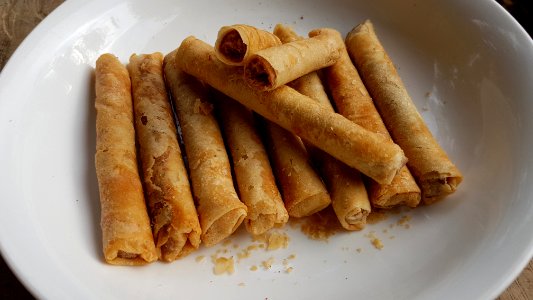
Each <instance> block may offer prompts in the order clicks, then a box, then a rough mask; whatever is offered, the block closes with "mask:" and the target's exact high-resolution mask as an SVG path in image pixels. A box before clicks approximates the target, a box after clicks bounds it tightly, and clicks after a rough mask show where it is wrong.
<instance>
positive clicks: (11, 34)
mask: <svg viewBox="0 0 533 300" xmlns="http://www.w3.org/2000/svg"><path fill="white" fill-rule="evenodd" d="M527 1H530V0H523V1H511V0H505V1H500V2H501V3H502V4H503V5H504V7H506V8H507V9H509V11H510V12H511V13H513V14H514V15H515V16H517V19H518V21H523V22H524V23H523V25H524V26H525V28H526V29H531V20H532V18H531V17H532V15H531V9H530V4H525V3H526V2H527ZM62 2H63V1H61V0H42V1H39V0H33V1H32V0H24V1H15V0H0V27H1V28H0V70H2V69H3V67H4V65H5V63H6V62H7V60H8V59H9V57H10V56H11V55H12V54H13V52H14V51H15V49H16V48H17V47H18V45H19V44H20V43H21V42H22V40H23V39H24V38H25V37H26V35H28V33H29V32H30V31H31V30H32V29H33V28H34V27H35V26H36V25H37V24H39V22H40V21H42V20H43V19H44V18H45V17H46V16H47V15H48V14H49V13H50V12H51V11H52V10H54V9H55V8H56V7H57V6H58V5H59V4H61V3H62ZM520 2H523V4H515V3H520ZM529 33H530V34H531V32H529ZM51 275H52V274H51ZM31 298H33V297H32V295H31V294H30V293H29V292H28V291H27V290H26V289H25V288H24V286H23V285H22V284H21V283H20V282H19V281H18V279H17V278H16V277H15V276H14V275H13V273H12V272H11V270H10V269H9V268H8V267H7V265H6V263H5V262H4V260H3V259H2V258H1V257H0V299H31ZM498 299H499V300H527V299H533V261H531V262H530V263H529V265H528V266H527V267H526V268H525V269H524V270H523V272H522V274H521V275H520V276H519V277H518V278H517V279H516V280H515V281H514V282H513V284H512V285H511V286H510V287H509V288H508V289H507V290H506V291H505V292H504V293H502V295H501V296H500V297H499V298H498Z"/></svg>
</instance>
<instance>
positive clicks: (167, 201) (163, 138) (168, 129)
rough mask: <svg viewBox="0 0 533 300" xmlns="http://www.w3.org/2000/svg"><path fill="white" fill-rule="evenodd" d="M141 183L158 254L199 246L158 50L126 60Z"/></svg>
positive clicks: (167, 256) (168, 256)
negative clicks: (142, 181) (131, 93)
mask: <svg viewBox="0 0 533 300" xmlns="http://www.w3.org/2000/svg"><path fill="white" fill-rule="evenodd" d="M128 71H129V73H130V77H131V83H132V91H133V108H134V112H135V129H136V133H137V141H138V144H139V150H140V157H141V165H142V170H143V179H144V188H145V193H146V198H147V200H148V204H149V208H150V218H151V220H152V230H153V234H154V240H155V244H156V248H157V250H158V252H159V253H158V254H159V258H160V259H161V260H164V261H172V260H175V259H177V258H178V257H182V256H184V255H187V254H188V253H190V252H191V251H193V250H196V249H198V246H199V245H200V233H201V230H200V223H199V221H198V214H197V212H196V208H195V206H194V201H193V198H192V194H191V188H190V185H189V178H188V176H187V170H186V169H185V165H184V164H183V159H182V157H181V150H180V146H179V144H178V139H177V132H176V126H175V124H174V119H173V117H172V108H171V107H170V102H169V99H168V96H167V91H166V89H165V81H164V79H163V55H162V54H161V53H159V52H158V53H153V54H143V55H135V54H134V55H132V56H131V57H130V63H129V64H128Z"/></svg>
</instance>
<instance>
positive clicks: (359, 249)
mask: <svg viewBox="0 0 533 300" xmlns="http://www.w3.org/2000/svg"><path fill="white" fill-rule="evenodd" d="M355 251H357V253H361V252H363V249H361V248H357V249H355Z"/></svg>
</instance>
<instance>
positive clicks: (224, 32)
mask: <svg viewBox="0 0 533 300" xmlns="http://www.w3.org/2000/svg"><path fill="white" fill-rule="evenodd" d="M277 45H281V42H280V40H279V39H278V38H277V37H276V36H275V35H273V34H272V33H270V32H268V31H264V30H261V29H258V28H255V27H253V26H249V25H243V24H236V25H232V26H224V27H222V28H220V30H219V31H218V37H217V40H216V42H215V51H216V52H215V53H216V55H217V57H218V59H220V60H221V61H222V62H224V63H225V64H228V65H233V66H244V65H245V64H246V62H248V60H249V58H250V57H251V56H252V55H253V54H255V53H256V52H257V51H259V50H262V49H266V48H270V47H272V46H277Z"/></svg>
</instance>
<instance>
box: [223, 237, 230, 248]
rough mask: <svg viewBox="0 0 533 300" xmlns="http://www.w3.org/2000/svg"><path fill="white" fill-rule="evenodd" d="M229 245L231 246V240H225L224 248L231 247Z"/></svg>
mask: <svg viewBox="0 0 533 300" xmlns="http://www.w3.org/2000/svg"><path fill="white" fill-rule="evenodd" d="M229 244H231V240H230V239H226V240H224V242H222V246H224V247H226V246H229Z"/></svg>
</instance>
